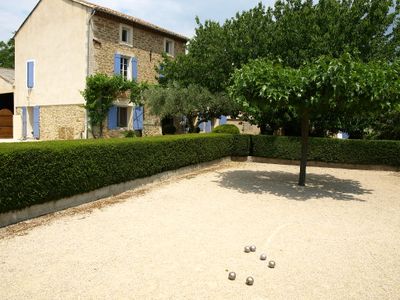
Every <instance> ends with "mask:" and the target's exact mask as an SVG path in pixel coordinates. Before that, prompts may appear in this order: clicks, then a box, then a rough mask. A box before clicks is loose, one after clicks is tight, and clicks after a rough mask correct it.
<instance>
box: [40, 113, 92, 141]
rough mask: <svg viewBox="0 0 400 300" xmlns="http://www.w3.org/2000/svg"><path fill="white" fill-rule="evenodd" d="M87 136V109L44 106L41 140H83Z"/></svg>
mask: <svg viewBox="0 0 400 300" xmlns="http://www.w3.org/2000/svg"><path fill="white" fill-rule="evenodd" d="M84 134H85V109H84V107H83V106H81V105H57V106H42V107H41V108H40V139H41V140H73V139H82V138H84Z"/></svg>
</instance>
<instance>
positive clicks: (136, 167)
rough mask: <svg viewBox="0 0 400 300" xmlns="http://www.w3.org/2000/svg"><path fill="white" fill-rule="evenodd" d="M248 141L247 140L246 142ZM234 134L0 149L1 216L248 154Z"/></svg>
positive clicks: (15, 146) (40, 143)
mask: <svg viewBox="0 0 400 300" xmlns="http://www.w3.org/2000/svg"><path fill="white" fill-rule="evenodd" d="M244 140H245V139H244ZM236 141H237V138H234V136H232V135H222V134H218V135H214V134H207V135H190V136H187V135H185V136H174V137H171V136H170V137H156V138H154V137H153V138H142V139H113V140H89V141H64V142H38V143H19V144H7V145H1V146H0V213H4V212H8V211H12V210H17V209H21V208H24V207H28V206H31V205H34V204H40V203H44V202H48V201H52V200H57V199H61V198H64V197H69V196H73V195H77V194H81V193H85V192H89V191H92V190H95V189H98V188H101V187H104V186H107V185H111V184H117V183H122V182H126V181H130V180H134V179H137V178H143V177H147V176H151V175H154V174H157V173H160V172H163V171H168V170H173V169H178V168H181V167H184V166H188V165H192V164H197V163H202V162H207V161H212V160H215V159H219V158H223V157H226V156H230V155H231V154H232V152H233V151H234V152H235V153H243V155H247V154H246V153H245V151H243V150H242V149H241V148H245V146H244V143H245V142H240V143H238V145H243V147H242V146H241V147H240V149H238V150H235V148H236V147H233V146H234V142H236Z"/></svg>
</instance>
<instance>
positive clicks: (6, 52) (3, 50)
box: [0, 39, 15, 69]
mask: <svg viewBox="0 0 400 300" xmlns="http://www.w3.org/2000/svg"><path fill="white" fill-rule="evenodd" d="M14 56H15V46H14V39H10V40H9V41H8V42H2V41H0V67H1V68H9V69H14Z"/></svg>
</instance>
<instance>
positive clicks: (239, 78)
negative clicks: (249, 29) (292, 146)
mask: <svg viewBox="0 0 400 300" xmlns="http://www.w3.org/2000/svg"><path fill="white" fill-rule="evenodd" d="M230 94H231V96H232V97H233V98H234V99H236V101H238V102H239V103H240V104H242V106H243V107H244V108H245V109H246V110H248V111H252V110H254V111H257V112H258V111H261V112H263V111H268V112H270V113H273V112H274V111H279V109H281V108H285V107H287V108H288V109H290V110H293V111H294V112H295V113H296V114H297V115H298V116H300V118H301V132H302V164H301V170H300V178H299V184H300V185H304V184H305V174H306V160H307V151H308V149H307V145H308V135H309V131H310V130H309V129H310V128H309V126H310V120H312V119H313V118H315V117H316V116H319V115H320V114H323V113H324V112H328V111H330V112H332V111H334V112H336V113H338V114H341V115H343V116H344V117H345V118H346V117H348V118H350V117H352V116H353V115H355V114H356V115H362V114H369V113H376V112H382V111H386V110H388V109H391V108H393V107H397V105H398V104H399V103H400V62H399V61H395V62H393V63H389V62H385V61H382V62H375V61H372V62H363V61H361V60H360V59H355V58H354V57H352V55H350V54H348V53H346V54H343V55H342V56H341V57H340V58H331V57H325V56H324V57H321V58H319V59H316V60H315V61H313V62H310V63H306V64H304V65H302V66H301V67H300V68H292V67H288V66H285V65H283V64H282V63H280V62H278V63H277V62H273V61H269V60H265V59H258V60H254V61H251V62H250V63H248V64H247V65H244V66H243V67H242V69H240V70H236V71H235V73H234V75H233V78H232V86H231V87H230Z"/></svg>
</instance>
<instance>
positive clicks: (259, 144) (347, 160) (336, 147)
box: [252, 136, 400, 167]
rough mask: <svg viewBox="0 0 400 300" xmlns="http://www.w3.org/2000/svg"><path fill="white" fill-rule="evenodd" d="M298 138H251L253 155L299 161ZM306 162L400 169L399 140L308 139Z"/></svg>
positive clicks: (299, 148)
mask: <svg viewBox="0 0 400 300" xmlns="http://www.w3.org/2000/svg"><path fill="white" fill-rule="evenodd" d="M300 141H301V140H300V138H297V137H276V136H253V137H252V144H253V145H252V155H254V156H259V157H268V158H279V159H289V160H299V159H300V153H301V143H300ZM308 160H310V161H320V162H332V163H343V164H361V165H387V166H395V167H397V166H400V142H399V141H370V140H339V139H329V138H310V145H309V154H308Z"/></svg>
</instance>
